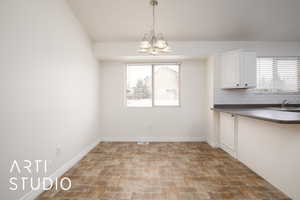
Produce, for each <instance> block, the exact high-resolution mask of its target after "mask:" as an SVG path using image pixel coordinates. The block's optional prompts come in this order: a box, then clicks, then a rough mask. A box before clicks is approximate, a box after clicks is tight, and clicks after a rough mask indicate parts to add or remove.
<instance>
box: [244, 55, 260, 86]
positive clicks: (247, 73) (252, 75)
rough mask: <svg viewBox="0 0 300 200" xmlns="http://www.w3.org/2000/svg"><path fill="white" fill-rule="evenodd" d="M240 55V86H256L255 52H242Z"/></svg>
mask: <svg viewBox="0 0 300 200" xmlns="http://www.w3.org/2000/svg"><path fill="white" fill-rule="evenodd" d="M243 54H244V55H243V56H242V63H243V64H242V71H243V72H242V74H243V75H242V77H243V78H242V82H241V84H242V87H245V88H255V87H256V76H257V75H256V53H254V52H244V53H243Z"/></svg>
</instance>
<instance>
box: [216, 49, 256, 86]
mask: <svg viewBox="0 0 300 200" xmlns="http://www.w3.org/2000/svg"><path fill="white" fill-rule="evenodd" d="M221 87H222V88H223V89H235V88H237V89H239V88H245V89H247V88H254V87H256V53H255V52H246V51H243V50H237V51H231V52H227V53H223V54H222V56H221Z"/></svg>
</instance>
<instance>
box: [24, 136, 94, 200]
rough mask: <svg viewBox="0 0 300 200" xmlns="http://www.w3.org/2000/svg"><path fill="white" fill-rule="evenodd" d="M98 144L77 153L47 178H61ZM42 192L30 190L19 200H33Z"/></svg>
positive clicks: (41, 190)
mask: <svg viewBox="0 0 300 200" xmlns="http://www.w3.org/2000/svg"><path fill="white" fill-rule="evenodd" d="M99 142H100V140H97V141H96V142H94V143H92V144H90V145H88V146H87V147H85V148H84V149H83V150H82V151H81V152H79V154H77V155H76V156H75V157H73V158H72V159H71V160H69V161H68V162H67V163H65V164H64V165H63V166H61V167H60V168H58V169H57V170H56V171H55V172H54V173H53V174H52V175H51V176H50V177H49V178H51V179H52V180H55V179H56V178H58V177H60V176H62V175H63V174H64V173H65V172H67V171H68V170H69V169H71V168H72V167H73V166H74V165H75V164H76V163H77V162H78V161H80V160H81V159H82V158H83V157H84V156H85V155H86V154H87V153H88V152H89V151H91V150H92V149H93V148H94V147H96V146H97V144H98V143H99ZM43 191H44V190H43V189H42V188H41V189H40V190H32V191H30V192H28V193H26V194H25V195H24V196H23V197H21V198H20V199H19V200H34V199H35V198H37V197H38V196H39V195H40V194H41V193H42V192H43Z"/></svg>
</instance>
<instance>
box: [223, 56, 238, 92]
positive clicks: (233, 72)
mask: <svg viewBox="0 0 300 200" xmlns="http://www.w3.org/2000/svg"><path fill="white" fill-rule="evenodd" d="M239 63H240V56H239V54H238V53H235V52H229V53H225V54H223V55H222V59H221V73H222V75H221V78H222V81H221V83H222V88H238V87H240V83H239V82H240V80H239V75H240V70H239Z"/></svg>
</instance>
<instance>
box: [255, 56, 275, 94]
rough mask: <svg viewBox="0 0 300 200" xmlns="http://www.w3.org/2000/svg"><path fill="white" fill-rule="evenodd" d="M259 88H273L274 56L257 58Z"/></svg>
mask: <svg viewBox="0 0 300 200" xmlns="http://www.w3.org/2000/svg"><path fill="white" fill-rule="evenodd" d="M257 88H259V89H267V90H272V88H273V58H258V59H257Z"/></svg>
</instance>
